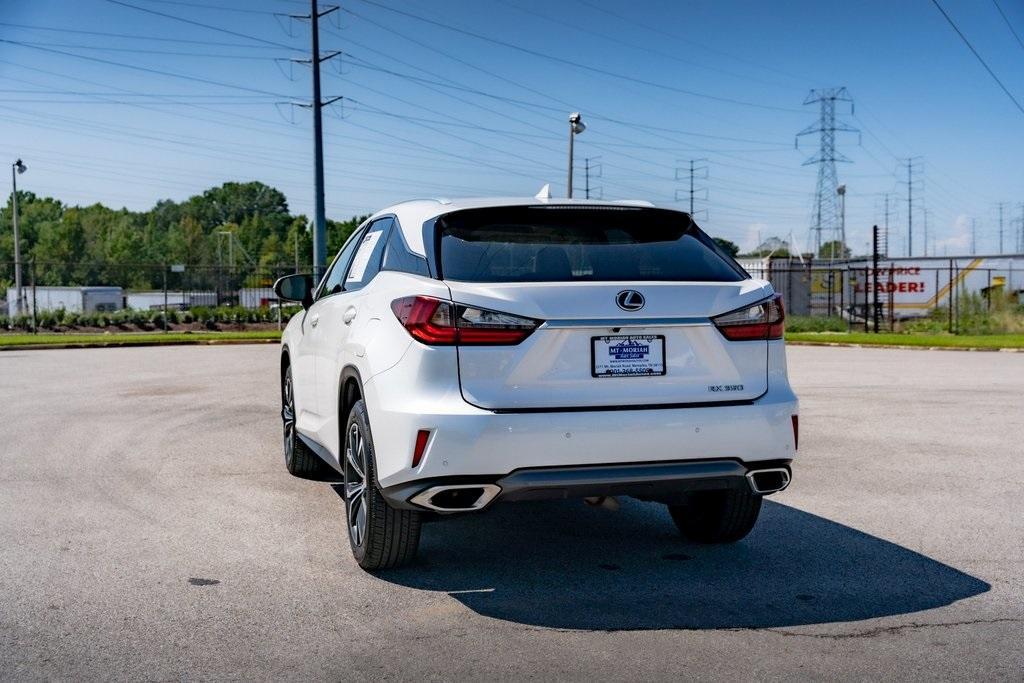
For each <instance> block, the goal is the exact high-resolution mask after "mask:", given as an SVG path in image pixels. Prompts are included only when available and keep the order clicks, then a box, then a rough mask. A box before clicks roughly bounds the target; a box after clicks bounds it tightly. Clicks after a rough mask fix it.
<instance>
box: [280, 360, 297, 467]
mask: <svg viewBox="0 0 1024 683" xmlns="http://www.w3.org/2000/svg"><path fill="white" fill-rule="evenodd" d="M281 422H282V423H283V426H284V460H285V462H286V463H287V464H291V461H292V456H293V455H294V454H295V393H294V391H293V390H292V369H291V367H288V368H287V369H286V370H285V371H284V385H283V386H282V387H281Z"/></svg>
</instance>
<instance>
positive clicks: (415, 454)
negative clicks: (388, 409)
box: [412, 429, 430, 467]
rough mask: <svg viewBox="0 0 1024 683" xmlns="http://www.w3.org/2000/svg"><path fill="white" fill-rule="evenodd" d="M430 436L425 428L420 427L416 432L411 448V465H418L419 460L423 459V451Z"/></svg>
mask: <svg viewBox="0 0 1024 683" xmlns="http://www.w3.org/2000/svg"><path fill="white" fill-rule="evenodd" d="M429 438H430V432H429V431H428V430H426V429H421V430H419V431H418V432H416V446H414V447H413V449H412V466H413V467H419V466H420V461H421V460H423V451H425V450H427V439H429Z"/></svg>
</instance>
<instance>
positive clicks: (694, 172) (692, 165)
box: [676, 159, 708, 218]
mask: <svg viewBox="0 0 1024 683" xmlns="http://www.w3.org/2000/svg"><path fill="white" fill-rule="evenodd" d="M676 163H682V162H679V161H677V162H676ZM686 163H687V164H688V168H687V167H683V168H680V167H678V166H676V181H684V180H685V181H686V182H687V183H688V184H689V189H688V190H679V189H677V190H676V201H677V202H678V201H679V200H680V194H682V195H684V196H686V197H687V198H688V199H689V203H690V217H691V218H692V217H693V215H694V214H695V213H696V212H697V208H696V201H697V200H698V199H700V200H701V201H706V200H707V191H708V188H707V187H698V186H697V184H696V181H698V180H707V178H708V160H707V159H690V160H689V161H688V162H686ZM684 174H685V176H686V177H685V178H683V177H681V176H683V175H684ZM702 192H703V193H704V196H703V197H701V196H700V193H702ZM700 210H701V211H704V210H705V209H700Z"/></svg>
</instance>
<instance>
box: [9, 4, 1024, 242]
mask: <svg viewBox="0 0 1024 683" xmlns="http://www.w3.org/2000/svg"><path fill="white" fill-rule="evenodd" d="M940 2H941V4H942V6H943V7H944V8H945V9H946V11H947V12H948V13H949V14H950V16H951V17H952V18H953V20H954V21H955V22H956V24H957V25H958V26H959V27H960V29H961V30H962V31H963V32H964V34H965V35H966V36H967V38H968V39H969V40H970V41H971V42H972V44H973V45H974V46H975V48H976V49H977V50H978V51H979V52H980V54H981V55H982V57H983V58H984V59H985V60H986V62H987V63H988V64H989V66H990V67H991V68H992V70H993V71H994V72H995V73H996V74H997V75H998V76H999V78H1000V79H1001V80H1002V81H1003V83H1004V84H1005V85H1006V86H1007V88H1008V89H1009V90H1010V91H1011V92H1012V93H1013V94H1014V95H1015V96H1016V97H1017V99H1018V101H1021V100H1024V68H1022V66H1024V46H1022V45H1021V44H1020V43H1019V42H1018V40H1017V39H1016V38H1015V37H1014V35H1013V33H1012V32H1011V29H1010V28H1009V27H1008V26H1007V24H1006V23H1005V22H1004V20H1003V18H1002V17H1001V16H1000V14H999V11H998V9H997V6H996V5H995V3H993V2H989V1H987V0H975V1H968V0H940ZM321 4H322V5H325V4H326V3H321ZM344 5H345V6H344V8H343V9H342V10H341V11H339V12H336V13H334V14H333V15H331V16H330V17H329V18H324V19H323V20H322V27H323V33H322V37H321V47H322V50H323V52H325V53H326V52H328V51H331V50H340V51H342V52H343V54H342V55H341V56H340V57H339V58H336V59H334V60H332V61H331V62H328V63H325V64H324V66H323V74H324V76H323V81H324V86H323V90H324V95H325V97H326V96H342V97H343V99H342V100H341V104H340V105H334V106H332V107H331V108H330V109H329V110H327V112H326V114H327V115H326V117H325V132H326V140H325V156H326V177H327V211H328V215H329V216H330V217H332V218H336V219H344V218H347V217H349V216H351V215H353V214H356V213H367V212H370V211H372V210H375V209H377V208H380V207H382V206H384V205H387V204H389V203H392V202H394V201H399V200H402V199H408V198H412V197H422V196H450V197H453V196H468V195H481V194H482V195H523V194H527V195H532V194H534V193H536V192H537V190H538V189H539V188H540V187H541V185H543V184H544V183H548V182H550V183H551V186H552V191H553V193H555V194H556V195H557V194H562V193H564V191H565V175H566V173H565V164H566V130H567V122H566V117H567V115H568V113H569V112H570V111H574V110H578V111H580V112H582V113H583V117H584V120H585V121H586V123H587V125H588V128H587V130H586V132H584V133H583V134H582V135H580V136H578V137H577V145H576V155H577V174H576V189H577V196H580V195H581V194H582V188H583V185H584V178H583V164H584V161H583V160H584V159H586V158H591V159H594V162H593V163H595V165H596V166H597V168H598V171H597V172H595V175H597V174H598V173H599V176H600V177H595V178H593V179H592V180H591V184H592V186H593V187H594V191H595V195H597V194H600V196H604V197H606V198H622V197H629V198H642V199H650V200H652V201H654V202H656V203H659V204H665V205H678V206H680V207H685V204H686V202H678V203H677V202H676V201H675V200H676V197H677V191H678V192H679V195H678V196H679V197H680V198H683V196H684V194H683V193H685V191H686V189H687V187H686V186H687V183H686V182H685V181H677V180H676V168H677V167H679V168H685V167H686V166H687V165H688V162H689V160H690V159H706V161H704V162H701V163H702V164H703V165H704V166H706V167H707V169H708V171H707V179H702V180H700V181H699V182H698V184H699V185H700V186H701V187H706V188H707V192H706V195H705V194H703V193H701V195H700V196H701V197H705V196H706V199H704V200H701V201H698V202H697V208H699V209H706V214H699V215H698V222H700V223H701V224H702V225H703V226H704V227H705V228H706V229H708V231H709V232H711V233H712V234H715V235H720V236H723V237H726V238H729V239H732V240H734V241H736V242H738V243H740V244H741V246H743V247H744V248H752V247H753V246H754V245H755V243H756V241H757V238H758V236H759V235H760V237H761V238H766V237H768V236H772V235H778V236H780V237H783V238H786V239H788V238H789V236H790V235H792V239H793V240H794V241H795V242H796V243H797V245H799V246H804V245H806V243H807V239H808V227H809V225H810V222H811V207H812V204H813V193H814V188H815V182H816V170H815V168H814V167H810V166H803V165H802V163H803V161H804V160H805V159H806V158H807V157H808V156H810V155H811V154H813V153H814V151H815V147H816V144H817V140H816V139H814V138H813V136H808V137H806V138H803V139H802V140H801V145H800V149H795V148H794V138H795V134H796V133H797V132H798V131H799V130H801V129H802V128H804V127H805V126H807V125H808V124H810V123H813V122H814V121H815V120H816V118H817V111H816V109H815V108H814V107H812V106H804V105H803V102H804V99H805V98H806V96H807V94H808V92H809V90H810V89H811V88H824V87H834V86H846V87H847V88H848V91H849V93H850V94H851V96H852V97H853V99H854V100H855V109H854V113H853V115H850V114H849V111H848V110H846V111H845V112H844V115H843V116H842V117H841V118H842V119H843V120H844V121H845V122H847V123H848V124H850V125H852V126H854V127H856V128H859V129H860V130H861V133H860V134H859V135H858V134H856V133H852V134H841V135H840V136H839V145H838V147H839V150H840V151H841V152H842V153H843V154H845V155H846V156H847V157H849V158H850V159H851V160H852V161H853V163H850V164H841V165H840V166H839V180H840V182H841V183H845V184H846V185H847V186H848V194H847V233H848V235H849V242H850V244H851V245H852V246H853V247H854V249H855V250H856V251H863V250H864V249H865V246H864V245H865V244H866V242H867V240H868V236H869V234H870V226H871V225H872V223H875V222H881V221H882V220H883V217H882V207H883V202H884V195H885V193H889V194H890V201H891V202H892V206H893V209H894V214H893V216H892V218H891V223H890V224H891V233H892V238H891V245H892V247H891V249H892V251H893V252H894V253H900V252H901V250H902V249H904V248H905V247H903V244H904V241H903V240H904V239H905V235H906V223H907V202H906V185H905V183H904V184H900V182H899V181H902V180H905V178H906V171H905V168H903V167H902V166H901V164H902V162H903V159H904V158H905V157H907V156H915V157H918V156H919V157H921V158H922V164H921V166H920V168H919V173H918V175H917V176H916V177H917V179H919V181H920V182H919V185H918V186H917V188H916V192H917V194H916V196H915V205H914V216H913V220H914V225H915V245H916V246H915V253H917V254H919V253H920V252H921V245H922V244H923V236H922V233H923V224H924V221H925V212H926V211H927V221H928V230H929V247H928V248H929V253H937V254H939V255H941V254H943V253H946V252H948V253H950V254H953V253H962V252H964V251H965V250H967V249H968V248H969V246H970V232H971V222H972V219H973V220H974V221H976V223H977V234H978V251H979V252H994V251H995V250H996V249H997V239H998V237H997V230H998V228H997V221H998V210H997V208H996V207H997V203H998V202H1005V203H1006V208H1005V238H1004V240H1005V244H1006V248H1007V250H1008V251H1009V250H1011V249H1012V247H1013V245H1014V235H1015V234H1016V230H1018V229H1019V228H1018V227H1017V225H1015V224H1014V222H1013V221H1014V220H1017V221H1019V219H1020V216H1021V215H1022V209H1021V207H1020V202H1022V201H1024V165H1022V163H1021V159H1024V135H1022V133H1024V113H1022V112H1021V111H1019V110H1018V109H1017V108H1016V107H1015V106H1014V104H1013V103H1012V102H1011V101H1010V99H1009V98H1008V97H1007V96H1006V95H1005V93H1003V92H1002V91H1001V90H1000V89H999V86H998V85H997V84H996V83H995V82H994V81H993V80H992V79H991V77H990V76H989V75H988V74H987V73H986V72H985V70H984V68H983V67H982V66H981V64H979V63H978V61H977V60H976V59H975V57H974V56H973V55H972V54H971V53H970V51H969V50H968V48H967V47H966V46H965V45H964V44H963V42H962V41H961V39H960V38H959V37H958V36H957V35H956V33H955V32H954V31H953V29H952V28H951V27H950V26H949V24H948V23H947V22H946V20H945V19H944V18H943V17H942V15H941V14H940V13H939V11H938V10H937V9H936V7H935V6H934V5H933V3H932V2H931V0H899V1H898V2H891V1H889V2H881V1H871V0H869V1H866V2H859V3H848V2H801V1H795V2H787V3H771V2H764V3H753V2H722V1H717V2H716V1H711V0H706V1H701V2H668V1H663V2H636V3H629V4H625V3H621V2H615V3H613V2H609V1H608V0H564V2H561V3H550V2H541V1H540V0H508V1H507V2H499V1H497V0H480V1H479V2H467V1H457V0H438V1H436V2H418V3H417V2H408V1H403V0H394V1H390V2H389V1H388V0H346V2H345V3H344ZM999 6H1000V7H1001V8H1002V10H1003V11H1004V12H1005V13H1006V16H1007V18H1008V20H1009V22H1010V23H1011V24H1012V25H1013V27H1014V29H1015V30H1016V31H1017V33H1018V34H1019V35H1022V36H1024V4H1022V3H1021V2H1019V1H1017V0H1000V2H999ZM0 8H2V12H0V38H2V39H3V40H4V41H13V42H0V88H2V90H3V98H2V100H0V114H2V120H3V125H2V126H0V148H2V149H3V150H4V153H5V154H6V155H7V156H8V157H10V158H11V160H12V161H13V159H14V158H16V157H22V158H23V159H24V160H25V162H26V163H27V164H28V165H29V166H30V171H29V172H28V173H27V174H25V175H24V176H21V178H20V183H21V187H22V188H24V189H28V190H32V191H34V192H36V193H38V194H46V195H52V196H56V197H59V198H61V199H63V200H65V201H66V202H68V203H71V204H90V203H93V202H96V201H99V202H103V203H104V204H108V205H112V206H116V207H120V206H127V207H129V208H132V209H145V208H149V207H150V206H152V205H153V203H154V202H155V201H156V200H158V199H161V198H171V199H176V200H180V199H184V198H186V197H188V196H190V195H192V194H196V193H198V192H201V191H202V190H203V189H205V188H207V187H210V186H212V185H216V184H220V183H222V182H224V181H226V180H260V181H263V182H266V183H268V184H271V185H274V186H276V187H278V188H279V189H281V190H282V191H283V192H285V194H286V195H287V196H288V200H289V203H290V206H291V208H292V210H293V211H296V212H303V213H306V214H307V215H311V213H312V196H313V192H312V170H311V169H312V164H311V158H312V143H311V139H310V129H311V125H310V116H309V112H308V110H306V109H303V108H301V107H297V106H294V105H293V104H291V103H292V102H302V101H308V98H309V90H310V75H309V69H308V67H306V66H304V65H302V64H292V63H291V62H290V61H289V59H290V58H292V57H295V58H303V57H307V56H308V54H307V53H308V36H309V27H308V23H304V22H302V21H296V20H292V19H289V18H288V17H287V16H286V15H287V14H289V13H297V14H301V13H305V12H308V9H309V3H307V2H292V1H290V0H251V1H250V2H243V1H242V0H210V1H209V2H204V1H203V0H124V1H123V2H120V0H118V1H117V2H114V1H112V0H35V1H33V2H16V1H15V0H0ZM140 8H141V9H140ZM144 10H148V11H144ZM395 10H398V11H395ZM183 20H184V21H183ZM189 22H194V23H189ZM198 24H208V25H211V26H215V27H219V28H222V29H225V30H226V31H230V32H234V34H232V33H227V32H224V31H217V30H212V29H210V28H206V27H203V26H200V25H198ZM449 27H454V28H455V29H458V30H451V28H449ZM110 34H117V35H110ZM502 43H504V44H502ZM157 72H167V73H173V74H176V75H177V76H171V75H167V73H157ZM623 77H625V78H623ZM918 197H919V198H920V203H918V201H917V198H918ZM705 215H706V217H704V216H705Z"/></svg>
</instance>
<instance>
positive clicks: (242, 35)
mask: <svg viewBox="0 0 1024 683" xmlns="http://www.w3.org/2000/svg"><path fill="white" fill-rule="evenodd" d="M107 2H109V3H111V4H112V5H120V6H121V7H128V8H130V9H134V10H138V11H140V12H145V13H146V14H153V15H156V16H158V17H163V18H165V19H172V20H174V21H180V22H182V23H184V24H191V25H192V26H199V27H201V28H205V29H210V30H211V31H218V32H220V33H226V34H227V35H229V36H235V37H236V38H247V39H249V40H255V41H256V42H258V43H263V44H264V45H273V46H274V47H284V48H287V49H289V50H291V49H293V48H292V46H291V45H285V44H284V43H277V42H274V41H273V40H267V39H266V38H260V37H259V36H253V35H249V34H248V33H240V32H238V31H232V30H231V29H229V28H223V27H221V26H214V25H212V24H204V23H203V22H201V21H195V20H193V19H186V18H185V17H178V16H175V15H173V14H167V13H166V12H158V11H156V10H155V9H149V8H147V7H139V6H138V5H133V4H131V3H128V2H122V1H121V0H107Z"/></svg>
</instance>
